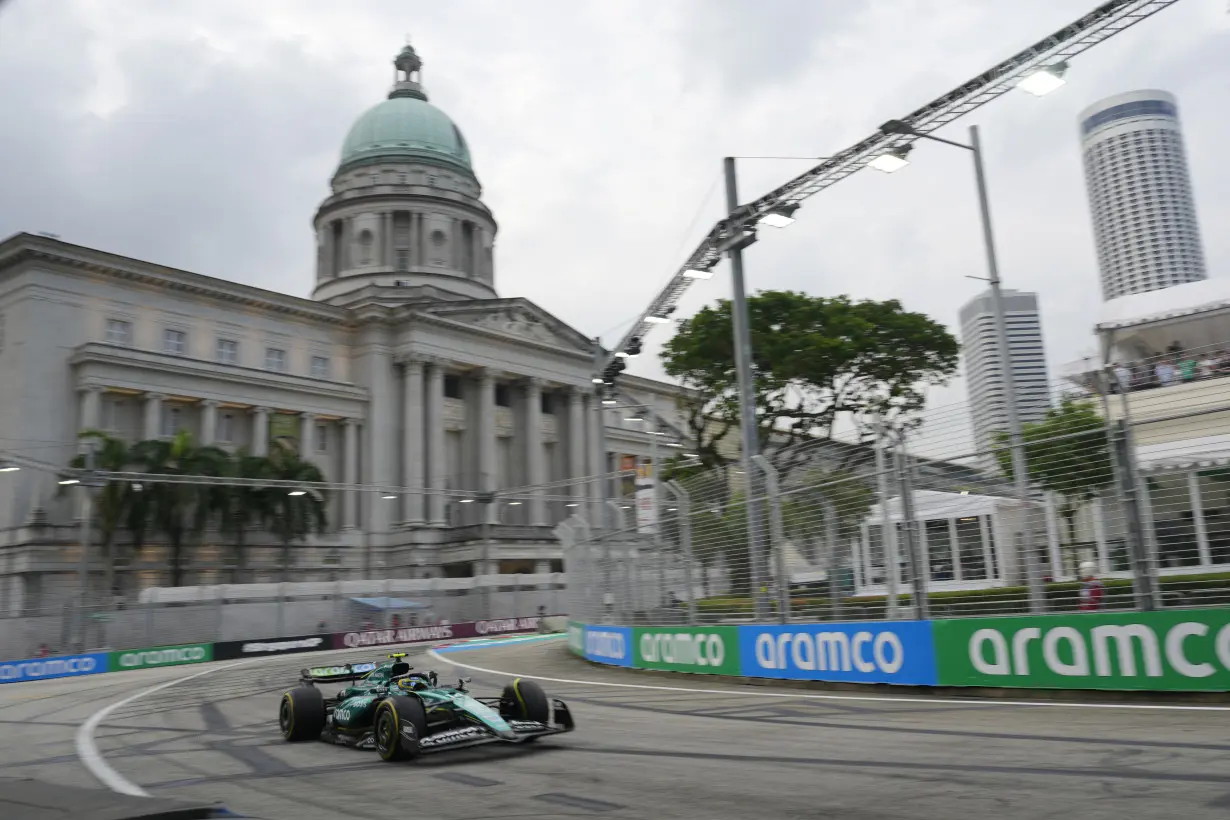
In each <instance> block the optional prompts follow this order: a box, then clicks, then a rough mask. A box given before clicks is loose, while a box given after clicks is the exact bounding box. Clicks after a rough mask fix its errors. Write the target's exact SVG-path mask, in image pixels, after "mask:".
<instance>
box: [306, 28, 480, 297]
mask: <svg viewBox="0 0 1230 820" xmlns="http://www.w3.org/2000/svg"><path fill="white" fill-rule="evenodd" d="M393 68H394V74H393V88H392V89H391V90H390V91H389V93H388V96H387V98H386V99H385V100H384V101H382V102H380V103H378V104H377V105H375V106H374V107H372V108H370V109H368V110H367V111H365V112H364V113H363V114H362V115H360V117H359V118H358V120H356V121H355V123H354V125H353V126H351V128H350V131H349V132H348V133H347V134H346V139H345V141H344V142H343V144H342V152H341V158H340V161H339V163H338V167H337V170H336V171H335V172H334V174H333V179H332V188H333V191H332V193H331V195H330V196H328V197H327V198H326V199H325V201H324V202H322V203H321V205H320V208H319V209H318V210H317V212H316V217H315V220H314V225H315V229H316V259H317V262H316V288H315V290H314V291H313V296H314V298H316V299H320V300H321V301H325V302H331V303H333V304H338V305H351V306H353V305H358V304H362V303H365V302H369V301H373V300H374V301H377V302H381V303H401V302H404V301H406V300H422V299H444V300H450V301H451V300H456V299H490V298H494V297H495V296H496V291H495V263H494V250H495V235H496V231H497V226H496V223H495V219H494V218H493V217H492V215H491V211H489V210H488V209H487V206H486V205H484V204H483V202H482V200H481V198H480V197H481V196H482V187H481V186H480V185H479V182H478V178H477V177H476V176H475V175H474V167H473V165H472V163H471V161H470V148H469V146H468V145H467V144H466V140H465V137H463V136H462V134H461V129H459V128H458V127H457V126H456V125H455V124H454V123H453V121H452V120H451V119H449V117H448V115H447V114H445V113H444V112H443V111H441V110H440V109H439V108H436V107H435V106H434V105H432V104H431V103H430V102H428V100H427V92H426V91H425V90H424V89H423V82H422V70H423V61H422V60H421V59H420V58H419V55H418V53H417V52H415V50H414V48H413V47H411V46H410V45H406V46H405V48H403V49H402V50H401V51H399V52H398V53H397V55H396V56H395V57H394V58H393Z"/></svg>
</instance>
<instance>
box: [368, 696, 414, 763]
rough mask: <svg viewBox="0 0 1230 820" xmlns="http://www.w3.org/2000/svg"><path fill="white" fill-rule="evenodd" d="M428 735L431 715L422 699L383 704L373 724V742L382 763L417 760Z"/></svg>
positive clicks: (390, 700) (398, 700)
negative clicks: (424, 739) (420, 740)
mask: <svg viewBox="0 0 1230 820" xmlns="http://www.w3.org/2000/svg"><path fill="white" fill-rule="evenodd" d="M426 734H427V712H426V710H424V709H423V702H422V701H421V700H419V699H418V698H410V697H397V696H395V697H391V698H386V699H385V700H382V701H381V702H380V705H379V706H377V707H376V715H375V717H374V719H373V720H372V739H373V740H374V741H375V744H376V752H377V753H378V754H379V755H380V758H381V760H388V761H394V760H406V759H408V758H412V757H417V756H418V753H419V739H420V738H422V737H424V736H425V735H426Z"/></svg>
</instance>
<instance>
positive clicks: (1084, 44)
mask: <svg viewBox="0 0 1230 820" xmlns="http://www.w3.org/2000/svg"><path fill="white" fill-rule="evenodd" d="M1177 2H1178V0H1109V2H1105V3H1102V4H1101V5H1099V6H1098V7H1097V8H1095V9H1094V10H1093V11H1091V12H1089V13H1088V14H1085V15H1084V16H1082V17H1080V18H1079V19H1077V20H1075V21H1074V22H1072V23H1069V24H1068V25H1066V26H1064V27H1063V28H1061V29H1059V31H1056V32H1055V33H1053V34H1051V35H1049V36H1047V37H1044V38H1043V39H1041V40H1039V41H1038V42H1036V43H1034V44H1033V45H1032V46H1030V47H1029V48H1027V49H1025V50H1024V51H1020V52H1018V53H1016V54H1014V55H1012V56H1011V57H1009V58H1008V59H1006V60H1004V61H1003V62H1001V63H999V64H998V65H995V66H992V67H991V68H989V69H987V70H986V71H984V72H982V73H981V74H979V75H978V76H977V77H974V78H973V79H971V80H969V81H967V82H965V83H962V84H961V85H959V86H957V87H956V88H954V89H953V90H952V91H949V92H948V93H947V94H945V95H943V96H942V97H938V98H936V99H934V100H932V101H931V102H929V103H927V104H926V105H924V106H923V107H922V108H919V109H917V110H916V111H913V112H912V113H910V114H908V115H907V116H905V117H902V118H901V119H902V121H903V122H905V123H906V124H908V125H910V126H911V127H912V128H913V129H914V130H915V131H916V132H918V133H920V134H929V133H931V132H932V131H935V130H937V129H939V128H942V127H943V126H945V125H948V124H949V123H951V122H953V121H954V120H957V119H959V118H961V117H963V116H965V115H966V114H968V113H969V112H971V111H973V110H975V109H976V108H980V107H981V106H983V105H986V104H987V103H988V102H990V101H991V100H993V99H995V98H996V97H999V96H1000V95H1002V94H1005V93H1007V92H1008V91H1010V90H1012V89H1013V88H1015V87H1016V84H1017V83H1018V82H1019V81H1020V80H1022V79H1023V78H1025V77H1026V76H1028V75H1029V74H1031V73H1033V72H1035V71H1038V70H1039V69H1042V68H1045V67H1047V66H1051V65H1054V64H1056V63H1060V62H1064V61H1066V60H1069V59H1071V58H1072V57H1075V56H1076V55H1078V54H1080V53H1082V52H1084V51H1087V50H1089V49H1091V48H1093V47H1094V46H1096V45H1098V44H1099V43H1102V42H1105V41H1106V40H1109V39H1110V38H1111V37H1114V36H1115V35H1116V34H1118V33H1120V32H1121V31H1123V30H1125V29H1128V28H1131V27H1132V26H1134V25H1136V24H1137V23H1139V22H1140V21H1142V20H1144V19H1146V18H1148V17H1151V16H1152V15H1154V14H1157V13H1158V12H1159V11H1161V10H1162V9H1164V8H1166V7H1168V6H1172V5H1174V4H1175V3H1177ZM916 139H917V137H916V136H910V135H901V134H886V133H882V132H877V133H875V134H872V135H871V136H869V137H867V138H866V139H864V140H862V141H860V142H857V143H855V144H854V145H851V146H850V147H849V148H846V149H845V150H843V151H839V152H838V153H836V154H834V155H833V156H831V157H829V158H828V159H826V160H824V161H823V162H821V163H820V164H819V165H817V166H815V167H814V168H811V169H810V170H808V171H805V172H804V173H802V174H800V175H798V176H797V177H795V178H794V179H791V180H790V181H789V182H787V183H785V184H784V185H781V186H779V187H777V188H775V189H774V190H772V191H770V192H769V193H767V194H765V195H764V196H762V197H760V198H759V199H757V200H755V201H753V202H751V203H748V204H747V205H744V206H742V207H741V208H740V210H739V213H738V214H737V217H736V218H733V219H732V218H727V219H722V220H719V221H718V222H717V223H716V224H715V225H714V226H713V227H712V228H710V229H709V232H708V233H707V234H706V235H705V238H704V239H702V240H701V242H700V244H699V245H698V246H697V247H696V250H694V251H692V254H691V255H690V256H689V257H688V260H687V261H686V262H684V263H683V265H682V266H681V267H680V268H679V270H678V271H676V272H675V275H674V276H672V277H671V280H670V281H669V282H668V283H667V284H666V286H665V287H664V288H662V290H661V291H660V292H659V293H658V295H657V296H656V297H654V299H653V301H652V302H650V303H649V306H648V307H647V308H646V309H645V310H644V312H642V313H641V315H640V317H639V318H638V319H637V320H636V323H635V324H633V326H632V328H631V329H630V330H629V331H628V332H627V333H626V334H625V335H624V337H623V339H621V340H620V342H619V344H618V345H616V346H615V347H614V348H612V349H611V351H610V352H609V353H608V354H607V355H606V358H605V360H604V361H603V367H607V366H609V365H610V364H611V362H612V361H613V360H614V358H615V355H616V354H617V353H618V352H619V351H621V350H624V349H625V348H627V347H628V345H629V344H631V343H632V342H633V341H634V340H638V339H642V338H644V336H645V334H647V333H648V332H649V331H650V329H651V328H652V327H653V326H654V324H655V323H654V322H652V321H651V317H665V316H667V315H669V314H670V313H671V312H672V311H673V310H674V309H675V306H676V305H677V304H678V303H679V299H680V297H682V296H683V294H684V292H685V291H686V290H687V289H688V287H689V286H690V285H691V284H692V282H693V281H695V279H696V278H698V277H697V276H695V275H694V273H690V272H700V273H702V274H704V273H709V272H711V271H712V270H713V268H714V267H716V266H717V264H718V262H719V261H721V258H722V254H723V251H724V247H723V243H724V242H726V241H727V240H728V239H731V238H733V236H734V232H735V230H736V229H738V230H745V229H746V226H747V225H749V224H751V223H754V222H755V221H756V220H757V219H759V217H761V216H763V215H764V214H766V213H768V212H769V211H772V210H774V209H775V208H779V207H781V206H783V205H798V204H799V203H801V202H802V201H803V200H804V199H807V198H808V197H809V196H813V195H814V194H818V193H820V192H821V191H823V190H824V189H825V188H828V187H829V186H831V185H834V184H835V183H837V182H840V181H841V180H843V179H845V178H846V177H848V176H850V175H851V174H853V173H855V172H856V171H859V170H861V169H862V168H863V167H864V166H866V165H867V163H868V162H870V161H871V160H872V159H874V158H875V157H877V156H879V155H880V154H883V153H884V152H886V151H888V150H891V149H893V148H895V147H898V146H901V145H905V144H907V143H912V142H914V141H915V140H916Z"/></svg>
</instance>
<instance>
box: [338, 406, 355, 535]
mask: <svg viewBox="0 0 1230 820" xmlns="http://www.w3.org/2000/svg"><path fill="white" fill-rule="evenodd" d="M342 429H343V431H344V433H345V442H344V444H343V446H342V483H344V484H348V485H354V484H357V483H358V481H359V422H358V420H357V419H342ZM358 500H359V499H358V491H356V490H351V489H347V490H344V491H343V495H342V528H343V529H348V530H353V529H354V528H355V527H356V526H358V523H359V521H358V519H359V515H358V506H357V503H358Z"/></svg>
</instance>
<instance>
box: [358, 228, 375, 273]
mask: <svg viewBox="0 0 1230 820" xmlns="http://www.w3.org/2000/svg"><path fill="white" fill-rule="evenodd" d="M375 242H376V237H374V236H372V232H371V231H369V230H366V229H364V230H362V231H360V232H359V264H360V265H370V264H371V263H372V245H373V244H375Z"/></svg>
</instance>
